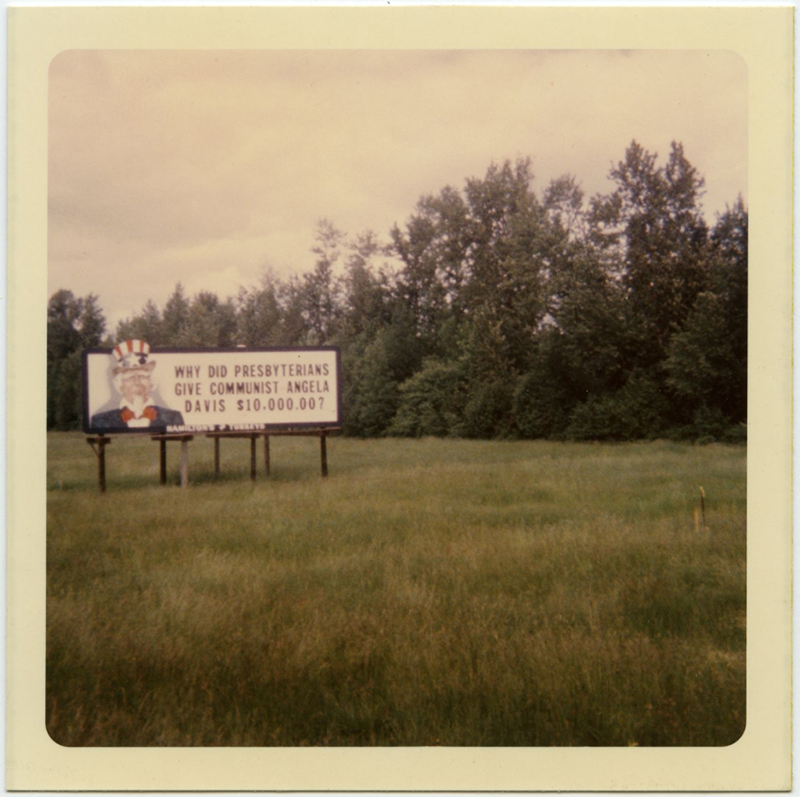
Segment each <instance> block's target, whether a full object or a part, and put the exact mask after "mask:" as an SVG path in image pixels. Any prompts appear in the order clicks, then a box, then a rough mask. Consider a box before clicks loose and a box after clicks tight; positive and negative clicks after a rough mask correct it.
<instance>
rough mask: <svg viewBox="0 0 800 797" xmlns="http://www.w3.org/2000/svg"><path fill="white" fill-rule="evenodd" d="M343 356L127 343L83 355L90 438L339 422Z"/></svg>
mask: <svg viewBox="0 0 800 797" xmlns="http://www.w3.org/2000/svg"><path fill="white" fill-rule="evenodd" d="M339 377H340V357H339V350H338V349H337V348H336V347H333V346H322V347H318V348H286V349H249V348H231V349H170V348H153V349H151V348H150V346H149V345H148V344H147V343H146V342H145V341H141V340H127V341H125V342H124V343H120V344H118V345H117V346H116V347H115V348H114V349H90V350H89V351H87V352H85V353H84V360H83V381H84V391H83V396H84V406H83V416H84V417H83V427H84V431H86V432H87V433H90V434H126V433H130V432H144V433H148V434H163V433H166V434H172V433H174V434H191V433H200V432H226V431H229V432H242V431H261V430H269V429H287V428H303V427H318V428H325V427H334V426H338V425H339V424H340V421H341V386H340V378H339Z"/></svg>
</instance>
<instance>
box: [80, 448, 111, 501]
mask: <svg viewBox="0 0 800 797" xmlns="http://www.w3.org/2000/svg"><path fill="white" fill-rule="evenodd" d="M86 442H87V443H88V444H89V445H90V446H91V447H92V451H94V453H95V456H96V457H97V482H98V486H99V487H100V492H101V493H105V491H106V446H107V445H108V444H109V443H110V442H111V438H110V437H104V436H103V435H100V436H99V437H87V438H86ZM95 444H96V445H97V448H95Z"/></svg>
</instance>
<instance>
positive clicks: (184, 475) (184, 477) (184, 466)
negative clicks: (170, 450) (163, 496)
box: [181, 437, 189, 487]
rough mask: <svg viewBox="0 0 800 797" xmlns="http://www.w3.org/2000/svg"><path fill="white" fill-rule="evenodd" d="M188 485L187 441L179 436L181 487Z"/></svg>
mask: <svg viewBox="0 0 800 797" xmlns="http://www.w3.org/2000/svg"><path fill="white" fill-rule="evenodd" d="M188 486H189V441H188V440H187V439H186V438H185V437H183V438H181V487H188Z"/></svg>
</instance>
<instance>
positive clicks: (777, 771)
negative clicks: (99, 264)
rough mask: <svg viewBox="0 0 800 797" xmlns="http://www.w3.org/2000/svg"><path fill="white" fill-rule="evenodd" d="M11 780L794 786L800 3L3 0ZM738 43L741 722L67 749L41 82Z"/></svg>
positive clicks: (176, 785) (184, 786)
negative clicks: (51, 639)
mask: <svg viewBox="0 0 800 797" xmlns="http://www.w3.org/2000/svg"><path fill="white" fill-rule="evenodd" d="M8 14H9V17H8V34H9V84H8V99H9V160H8V179H9V194H8V196H9V240H8V264H9V265H8V269H9V273H8V290H9V294H8V398H7V408H8V466H7V474H8V476H7V478H8V481H7V486H8V514H7V522H8V544H7V569H8V573H7V595H8V620H7V623H8V625H7V680H8V682H7V695H8V699H7V726H6V728H7V750H6V755H7V769H6V778H7V782H6V787H7V788H8V789H9V790H43V791H50V790H52V791H56V790H68V791H75V790H95V791H97V790H112V791H121V790H135V791H146V790H158V791H169V790H188V791H203V790H226V791H233V790H259V791H264V790H299V791H320V790H333V791H357V790H366V791H384V790H387V791H388V790H390V791H415V790H424V791H472V790H482V791H508V790H510V791H533V790H546V791H557V790H571V791H590V790H605V791H609V790H627V789H629V790H637V791H646V790H655V791H672V790H691V791H709V790H785V789H788V788H789V787H790V753H791V748H790V719H791V701H790V682H791V559H792V546H791V387H792V363H791V329H792V319H791V312H792V307H791V299H792V263H791V257H792V160H791V156H792V144H793V139H792V134H793V131H792V113H793V109H792V100H793V97H792V92H793V85H792V56H793V54H792V47H793V9H792V7H790V6H786V7H763V8H752V7H750V8H748V7H734V8H721V7H716V8H714V7H712V8H694V7H672V8H636V7H619V8H596V7H582V8H567V7H561V8H554V7H549V8H545V7H497V6H495V7H490V6H484V7H479V6H474V7H471V6H462V7H455V6H451V7H448V6H441V7H434V6H430V7H403V6H400V7H388V6H387V7H359V8H343V7H335V6H334V7H315V8H311V7H295V8H285V7H218V8H211V7H194V8H187V7H146V8H132V7H97V8H78V7H50V8H41V7H39V8H36V7H16V8H11V9H9V12H8ZM110 48H112V49H113V48H126V49H138V48H141V49H176V48H203V49H235V48H246V49H265V48H279V49H280V48H286V49H294V48H332V49H339V48H365V49H400V48H402V49H448V48H454V49H555V48H558V49H701V50H732V51H734V52H736V53H738V54H739V55H740V56H741V57H742V58H743V59H744V60H745V61H746V63H747V67H748V76H749V77H748V79H749V164H748V165H749V202H748V204H749V209H750V252H751V256H750V307H749V319H750V341H749V346H750V348H749V368H750V371H749V377H750V382H749V394H748V396H749V418H748V426H749V431H748V473H747V501H748V506H747V522H748V558H747V574H748V585H747V590H748V592H747V607H748V608H747V728H746V731H745V733H744V735H743V736H742V738H741V739H740V740H739V741H737V742H736V743H735V744H733V745H731V746H729V747H721V748H596V749H595V748H593V749H589V748H569V749H565V748H494V749H492V748H488V749H485V748H334V749H323V748H211V749H209V748H66V747H61V746H59V745H58V744H56V743H55V742H53V741H52V740H51V739H50V738H49V736H48V735H47V733H46V730H45V723H44V716H45V714H44V706H45V701H44V690H45V622H44V618H45V525H46V520H45V517H46V513H45V498H46V495H45V467H46V435H45V423H44V419H45V416H46V410H45V397H46V386H45V368H44V363H45V346H46V329H45V312H46V305H47V299H48V297H47V279H46V277H47V87H48V66H49V64H50V61H51V60H52V58H53V57H54V56H55V55H57V54H58V53H60V52H62V51H64V50H68V49H110Z"/></svg>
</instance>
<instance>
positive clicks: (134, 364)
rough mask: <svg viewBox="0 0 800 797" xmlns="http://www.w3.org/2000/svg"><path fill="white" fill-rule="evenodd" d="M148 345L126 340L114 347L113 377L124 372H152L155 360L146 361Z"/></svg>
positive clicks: (140, 341)
mask: <svg viewBox="0 0 800 797" xmlns="http://www.w3.org/2000/svg"><path fill="white" fill-rule="evenodd" d="M149 356H150V345H149V344H148V343H145V342H144V341H143V340H135V339H134V340H126V341H124V342H123V343H118V344H117V345H116V346H114V351H113V352H112V357H113V358H114V366H113V368H112V370H113V372H114V375H116V374H121V373H125V372H126V371H152V370H153V368H155V367H156V363H155V360H150V361H148V359H147V358H148V357H149Z"/></svg>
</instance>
